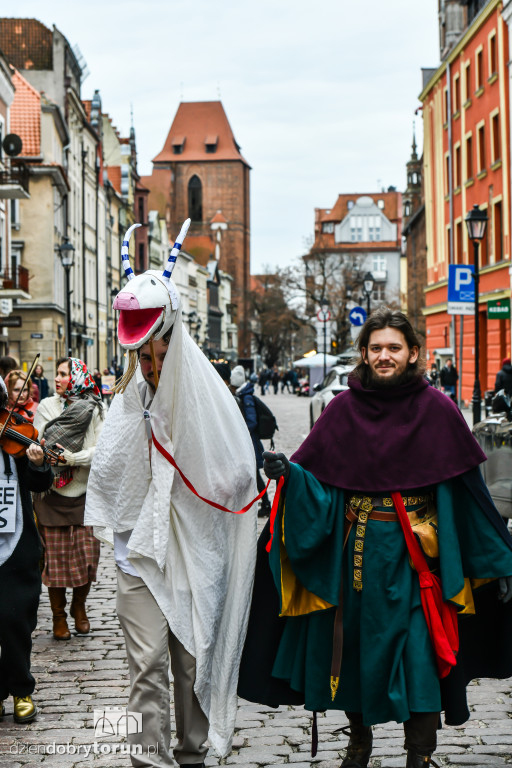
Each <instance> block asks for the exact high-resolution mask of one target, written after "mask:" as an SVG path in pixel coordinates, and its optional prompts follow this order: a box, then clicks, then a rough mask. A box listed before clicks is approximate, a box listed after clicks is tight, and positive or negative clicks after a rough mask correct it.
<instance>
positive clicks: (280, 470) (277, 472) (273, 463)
mask: <svg viewBox="0 0 512 768" xmlns="http://www.w3.org/2000/svg"><path fill="white" fill-rule="evenodd" d="M263 471H264V473H265V474H266V476H267V477H269V478H270V479H271V480H279V478H280V477H284V479H285V480H286V478H287V477H288V475H289V474H290V462H289V461H288V459H287V458H286V456H285V455H284V453H273V452H272V451H263Z"/></svg>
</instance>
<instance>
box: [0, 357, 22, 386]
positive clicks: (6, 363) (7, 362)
mask: <svg viewBox="0 0 512 768" xmlns="http://www.w3.org/2000/svg"><path fill="white" fill-rule="evenodd" d="M17 367H18V363H17V362H16V360H15V359H14V357H10V356H9V355H3V356H2V357H0V376H1V377H2V379H3V380H4V381H5V377H6V376H7V374H8V373H10V371H14V370H15V369H16V368H17Z"/></svg>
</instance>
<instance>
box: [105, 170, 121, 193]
mask: <svg viewBox="0 0 512 768" xmlns="http://www.w3.org/2000/svg"><path fill="white" fill-rule="evenodd" d="M107 176H108V180H109V181H110V183H111V184H112V186H113V187H114V189H115V190H116V192H118V193H119V194H121V166H120V165H109V166H107Z"/></svg>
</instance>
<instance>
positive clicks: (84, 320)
mask: <svg viewBox="0 0 512 768" xmlns="http://www.w3.org/2000/svg"><path fill="white" fill-rule="evenodd" d="M86 157H87V150H86V149H84V143H83V141H82V308H83V309H82V312H83V314H82V324H83V327H84V333H85V334H87V291H86V279H87V264H86V261H87V259H86V254H85V159H86ZM82 356H83V361H84V363H85V364H86V365H87V345H86V344H85V343H84V340H83V339H82Z"/></svg>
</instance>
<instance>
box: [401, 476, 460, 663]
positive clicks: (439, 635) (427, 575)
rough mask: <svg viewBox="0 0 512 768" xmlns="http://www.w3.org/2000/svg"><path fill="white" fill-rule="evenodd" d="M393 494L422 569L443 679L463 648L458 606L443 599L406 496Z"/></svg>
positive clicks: (409, 545)
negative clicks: (420, 543) (418, 537)
mask: <svg viewBox="0 0 512 768" xmlns="http://www.w3.org/2000/svg"><path fill="white" fill-rule="evenodd" d="M391 497H392V499H393V502H394V504H395V509H396V512H397V515H398V519H399V521H400V525H401V526H402V531H403V532H404V537H405V543H406V544H407V549H408V550H409V555H410V556H411V560H412V562H413V564H414V567H415V568H416V570H417V572H418V576H419V581H420V594H421V603H422V606H423V613H424V614H425V620H426V622H427V627H428V632H429V635H430V639H431V641H432V645H433V648H434V653H435V655H436V662H437V669H438V672H439V677H440V678H443V677H446V676H447V675H448V673H449V672H450V670H451V668H452V667H454V666H455V665H456V664H457V659H456V658H455V654H456V653H457V651H458V650H459V625H458V621H457V609H456V607H455V606H454V605H452V604H451V603H447V602H445V601H444V600H443V593H442V589H441V581H440V579H439V578H438V577H437V576H435V575H434V574H433V573H431V571H430V570H429V567H428V565H427V561H426V560H425V557H424V555H423V552H422V551H421V547H420V545H419V544H418V542H417V540H416V536H415V535H414V533H413V530H412V527H411V523H410V520H409V517H408V515H407V512H406V510H405V505H404V502H403V499H402V495H401V494H400V493H398V492H396V491H395V493H392V494H391Z"/></svg>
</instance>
